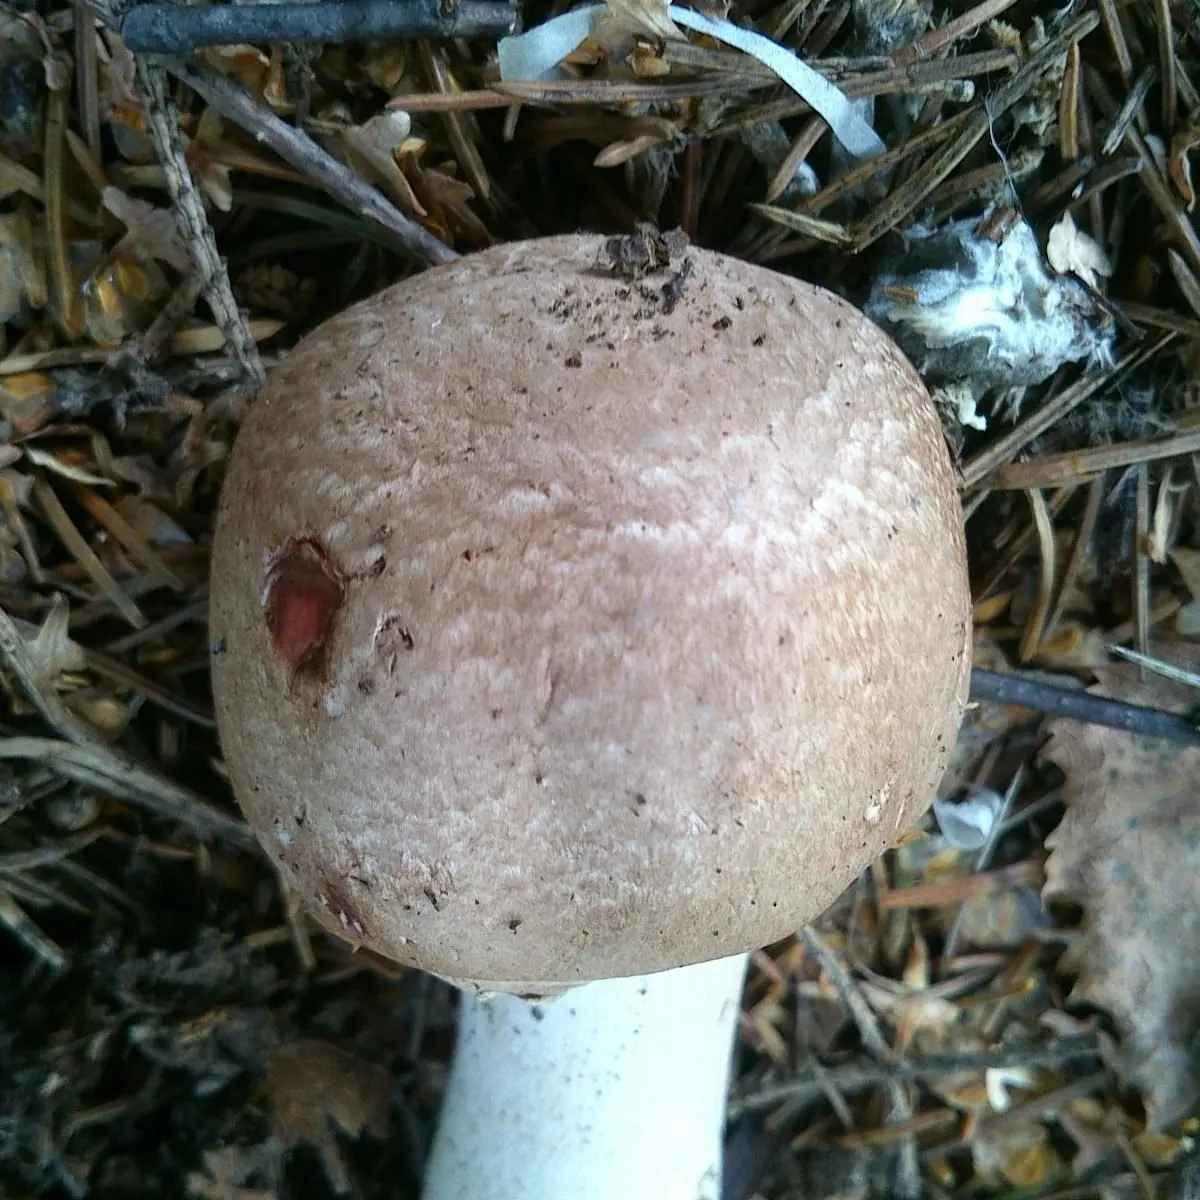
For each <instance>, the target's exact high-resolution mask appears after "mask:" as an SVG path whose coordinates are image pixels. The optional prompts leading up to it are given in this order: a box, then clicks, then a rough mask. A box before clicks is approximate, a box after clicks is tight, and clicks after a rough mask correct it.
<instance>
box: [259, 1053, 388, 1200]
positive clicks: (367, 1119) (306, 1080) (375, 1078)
mask: <svg viewBox="0 0 1200 1200" xmlns="http://www.w3.org/2000/svg"><path fill="white" fill-rule="evenodd" d="M392 1087H393V1080H392V1076H391V1073H390V1072H389V1071H387V1070H386V1069H385V1068H383V1067H381V1066H379V1065H377V1064H376V1063H370V1062H367V1061H366V1060H365V1059H361V1058H357V1057H355V1056H354V1055H353V1054H349V1053H347V1052H346V1051H345V1050H341V1049H339V1048H338V1047H337V1046H334V1045H331V1044H330V1043H329V1042H318V1041H306V1042H294V1043H292V1044H291V1045H288V1046H282V1047H280V1048H279V1049H278V1050H276V1051H275V1053H274V1054H273V1055H272V1056H271V1062H270V1065H269V1066H268V1067H267V1079H266V1089H267V1092H268V1094H269V1095H270V1097H271V1101H272V1104H273V1109H274V1111H273V1113H272V1125H273V1127H274V1129H275V1134H276V1136H277V1137H278V1138H279V1140H280V1141H281V1142H282V1143H283V1145H284V1146H285V1147H286V1148H287V1149H289V1150H290V1149H292V1148H293V1147H294V1146H296V1145H297V1144H299V1143H300V1142H306V1143H307V1144H308V1145H310V1146H311V1147H312V1148H313V1149H314V1150H315V1151H316V1152H317V1154H318V1155H319V1156H320V1159H321V1164H322V1166H324V1168H325V1174H326V1176H327V1177H328V1179H329V1183H330V1186H331V1187H332V1188H333V1189H334V1191H336V1192H337V1193H338V1195H345V1194H346V1193H347V1192H349V1191H350V1190H351V1182H350V1176H349V1174H348V1172H347V1170H346V1165H345V1163H344V1162H343V1160H342V1154H341V1150H340V1149H339V1148H338V1143H337V1136H336V1135H337V1134H338V1133H343V1134H346V1135H348V1136H349V1137H352V1138H357V1137H360V1136H361V1135H362V1134H363V1133H372V1134H374V1135H375V1136H376V1137H379V1138H381V1137H383V1136H384V1135H385V1134H386V1133H387V1129H388V1108H389V1105H390V1103H391V1096H392Z"/></svg>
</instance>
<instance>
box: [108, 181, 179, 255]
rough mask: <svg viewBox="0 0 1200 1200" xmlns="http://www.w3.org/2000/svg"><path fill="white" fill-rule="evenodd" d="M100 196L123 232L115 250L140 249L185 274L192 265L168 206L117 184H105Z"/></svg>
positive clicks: (118, 251) (177, 223)
mask: <svg viewBox="0 0 1200 1200" xmlns="http://www.w3.org/2000/svg"><path fill="white" fill-rule="evenodd" d="M100 200H101V202H102V203H103V205H104V207H105V208H107V209H108V211H109V212H110V213H112V215H113V216H114V217H116V218H117V220H118V221H120V222H121V224H122V225H124V226H125V236H124V237H123V238H122V239H121V241H120V242H119V243H118V245H117V250H116V253H120V251H121V250H122V249H123V248H128V249H129V250H131V251H133V252H134V253H135V254H136V253H137V252H138V251H143V252H145V253H146V254H148V255H150V257H151V258H157V259H158V260H159V261H160V262H165V263H166V264H167V265H168V266H170V267H174V268H175V270H177V271H179V272H180V273H181V274H184V275H186V274H187V272H188V271H189V270H190V269H191V263H190V262H189V260H188V256H187V251H186V250H184V248H183V243H182V242H181V241H180V238H179V222H178V221H177V220H176V218H175V214H174V213H173V212H172V211H171V210H170V209H169V208H159V207H158V206H157V205H154V204H148V203H147V202H146V201H145V200H137V199H135V198H134V197H133V196H127V195H126V194H125V193H124V192H123V191H121V189H120V188H116V187H106V188H105V189H104V191H103V192H101V194H100Z"/></svg>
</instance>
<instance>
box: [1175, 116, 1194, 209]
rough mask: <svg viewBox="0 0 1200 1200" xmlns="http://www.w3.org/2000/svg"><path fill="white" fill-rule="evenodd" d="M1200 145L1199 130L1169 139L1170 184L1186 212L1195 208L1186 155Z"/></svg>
mask: <svg viewBox="0 0 1200 1200" xmlns="http://www.w3.org/2000/svg"><path fill="white" fill-rule="evenodd" d="M1197 145H1200V128H1197V127H1195V126H1192V127H1191V128H1190V129H1184V130H1181V131H1180V132H1179V133H1177V134H1176V135H1175V136H1174V137H1173V138H1172V139H1171V156H1170V160H1169V161H1170V164H1171V182H1172V183H1173V184H1174V185H1175V188H1176V190H1177V191H1178V192H1179V194H1180V196H1182V197H1183V204H1184V207H1185V208H1186V209H1187V211H1188V212H1191V211H1192V209H1194V208H1195V207H1196V191H1195V188H1193V186H1192V163H1191V159H1190V158H1189V157H1188V155H1189V154H1190V153H1191V151H1192V150H1194V149H1195V148H1196V146H1197Z"/></svg>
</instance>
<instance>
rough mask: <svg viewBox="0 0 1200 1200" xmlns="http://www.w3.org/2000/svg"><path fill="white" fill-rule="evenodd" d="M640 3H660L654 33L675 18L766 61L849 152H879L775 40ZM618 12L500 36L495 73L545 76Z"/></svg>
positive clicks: (851, 112) (565, 17)
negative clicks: (604, 21) (823, 121)
mask: <svg viewBox="0 0 1200 1200" xmlns="http://www.w3.org/2000/svg"><path fill="white" fill-rule="evenodd" d="M641 7H642V8H643V9H645V8H648V7H660V8H661V12H660V18H661V20H660V22H659V23H658V24H657V25H656V29H657V30H658V32H659V33H665V31H666V30H667V29H669V28H670V24H671V22H674V23H675V24H676V25H681V26H683V27H684V28H685V29H690V30H692V31H693V32H695V33H702V34H706V35H707V36H708V37H711V38H715V39H716V40H717V41H719V42H723V43H724V44H725V45H727V46H732V47H734V49H736V50H741V51H742V52H743V53H745V54H749V55H750V56H751V57H752V58H755V59H757V60H758V61H759V62H761V63H762V64H763V65H764V66H766V67H769V68H770V69H771V70H772V71H774V72H775V74H776V75H778V76H779V78H780V80H781V81H782V82H783V83H786V84H787V85H788V87H790V88H791V89H792V90H793V91H794V92H795V93H796V94H797V95H798V96H799V97H800V98H801V99H802V100H804V101H805V102H806V103H807V104H808V105H810V106H811V108H812V109H813V111H814V112H816V113H819V114H820V115H821V116H822V117H824V118H825V122H826V124H828V126H829V128H830V130H831V131H832V132H833V136H834V137H835V138H837V140H838V141H839V142H841V144H842V145H843V146H844V147H845V148H846V149H847V150H848V151H849V152H850V153H851V154H853V155H855V156H856V157H858V158H872V157H874V156H875V155H878V154H882V153H883V150H884V145H883V141H882V139H881V138H880V137H879V135H878V134H877V133H876V132H875V130H874V129H872V128H871V126H870V125H869V124H868V123H867V122H866V121H864V120H863V118H862V116H861V115H860V114H859V112H858V111H857V110H856V108H855V107H854V105H853V104H851V102H850V101H849V100H848V99H847V98H846V96H845V95H844V94H843V93H842V92H841V91H840V90H839V89H838V88H837V87H835V86H834V85H833V84H832V83H830V82H829V80H828V79H826V78H825V77H824V76H823V75H821V74H819V73H818V72H817V71H815V70H813V68H812V67H810V66H809V65H808V64H807V63H805V62H803V61H801V60H800V59H799V58H797V57H796V56H795V55H794V54H793V53H792V52H791V51H790V50H788V49H786V48H785V47H783V46H781V45H779V43H778V42H774V41H772V40H771V39H770V38H768V37H764V36H763V35H762V34H760V33H754V32H752V31H751V30H749V29H743V28H741V26H738V25H734V24H733V23H732V22H731V21H725V20H714V19H713V18H711V17H706V16H704V15H703V14H702V13H698V12H696V11H695V10H694V9H690V8H682V7H680V6H679V5H677V4H669V5H668V4H661V5H660V6H645V5H643V6H641ZM621 15H622V12H621V10H619V9H618V10H614V9H613V8H611V7H610V6H609V5H607V4H592V5H586V6H584V7H582V8H576V9H572V10H571V11H570V12H566V13H563V14H562V15H561V16H558V17H553V18H551V19H550V20H549V21H546V22H545V23H544V24H542V25H538V26H536V27H535V28H533V29H531V30H529V32H528V33H522V34H518V35H516V36H515V37H507V38H503V39H501V41H500V44H499V46H498V47H497V50H498V57H499V64H500V78H501V79H502V80H503V81H504V82H506V83H511V82H516V81H520V80H526V81H530V80H538V79H545V78H546V77H547V76H548V75H550V74H551V73H552V72H553V71H554V69H555V68H556V67H557V66H558V64H560V63H561V62H562V61H563V59H565V58H566V57H567V56H568V55H569V54H571V53H572V52H573V51H574V50H576V49H577V48H578V47H579V46H580V45H582V43H583V42H584V41H586V40H587V38H589V37H590V36H591V35H592V32H593V31H594V30H595V28H596V26H597V25H598V23H599V22H600V21H601V20H602V19H603V18H604V17H606V16H616V17H618V18H619V17H620V16H621ZM639 24H642V25H644V24H645V12H642V13H641V17H640V19H639Z"/></svg>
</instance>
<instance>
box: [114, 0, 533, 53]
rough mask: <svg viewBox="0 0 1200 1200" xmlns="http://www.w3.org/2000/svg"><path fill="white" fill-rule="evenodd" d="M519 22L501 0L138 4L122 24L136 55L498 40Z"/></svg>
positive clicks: (329, 0) (322, 0) (122, 29)
mask: <svg viewBox="0 0 1200 1200" xmlns="http://www.w3.org/2000/svg"><path fill="white" fill-rule="evenodd" d="M516 27H517V9H516V7H515V6H514V5H512V4H510V3H507V0H458V2H457V3H454V4H446V5H443V4H442V3H441V0H321V2H320V3H315V4H261V3H259V4H204V5H186V6H185V5H175V4H139V5H137V6H136V7H134V8H132V9H130V10H129V15H128V16H126V18H125V20H124V21H123V22H122V24H121V37H122V38H123V39H124V41H125V45H126V46H128V48H129V49H130V50H132V51H133V52H134V53H135V54H187V53H188V52H189V51H191V50H194V49H195V48H196V47H197V46H232V45H236V44H238V43H240V42H249V43H257V44H265V43H272V42H297V43H309V44H311V43H319V42H360V41H371V40H374V39H387V40H392V41H395V40H409V39H413V38H501V37H504V36H505V35H506V34H510V33H513V32H514V31H515V30H516Z"/></svg>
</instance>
